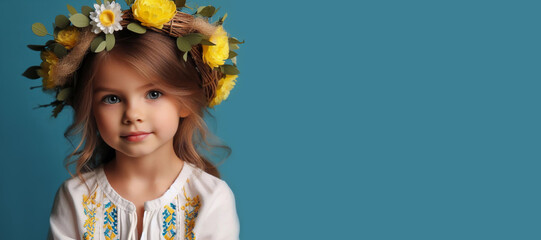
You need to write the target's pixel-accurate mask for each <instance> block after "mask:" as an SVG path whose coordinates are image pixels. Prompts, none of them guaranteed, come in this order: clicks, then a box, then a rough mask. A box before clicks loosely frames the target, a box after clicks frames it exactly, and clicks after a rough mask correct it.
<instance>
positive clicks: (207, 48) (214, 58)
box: [203, 25, 229, 68]
mask: <svg viewBox="0 0 541 240" xmlns="http://www.w3.org/2000/svg"><path fill="white" fill-rule="evenodd" d="M209 41H211V42H212V43H214V44H216V45H203V62H205V63H206V64H208V65H209V66H210V67H211V68H215V67H218V66H220V65H223V64H224V62H225V60H226V59H227V58H228V57H229V41H228V39H227V33H226V32H225V30H224V28H223V27H222V26H221V25H220V26H218V28H217V29H216V30H215V31H214V33H212V35H211V36H210V38H209Z"/></svg>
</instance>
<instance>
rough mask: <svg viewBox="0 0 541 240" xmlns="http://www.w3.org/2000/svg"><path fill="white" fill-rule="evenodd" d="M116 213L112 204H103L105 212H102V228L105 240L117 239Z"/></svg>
mask: <svg viewBox="0 0 541 240" xmlns="http://www.w3.org/2000/svg"><path fill="white" fill-rule="evenodd" d="M117 227H118V213H117V209H116V205H115V204H113V203H112V202H108V203H107V204H105V211H104V212H103V228H104V229H105V230H104V232H103V233H104V235H105V239H107V240H114V239H118V238H117V237H118V230H117Z"/></svg>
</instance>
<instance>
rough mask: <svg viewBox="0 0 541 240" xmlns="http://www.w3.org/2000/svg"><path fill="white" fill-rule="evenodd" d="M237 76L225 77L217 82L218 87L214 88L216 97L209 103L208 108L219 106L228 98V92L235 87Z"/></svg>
mask: <svg viewBox="0 0 541 240" xmlns="http://www.w3.org/2000/svg"><path fill="white" fill-rule="evenodd" d="M237 77H238V75H225V77H224V78H222V79H220V81H218V87H217V88H216V96H215V97H214V99H212V101H210V103H209V106H210V107H214V106H216V105H218V104H220V103H221V102H222V101H223V100H226V99H227V97H229V92H230V91H231V89H233V87H234V86H235V83H236V81H237V80H236V79H237Z"/></svg>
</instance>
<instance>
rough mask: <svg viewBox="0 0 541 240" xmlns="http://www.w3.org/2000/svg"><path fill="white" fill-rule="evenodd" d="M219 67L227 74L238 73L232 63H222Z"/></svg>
mask: <svg viewBox="0 0 541 240" xmlns="http://www.w3.org/2000/svg"><path fill="white" fill-rule="evenodd" d="M220 68H221V70H222V72H223V73H224V74H227V75H237V74H239V73H240V72H239V70H238V69H237V67H235V66H233V65H229V64H224V65H222V66H221V67H220Z"/></svg>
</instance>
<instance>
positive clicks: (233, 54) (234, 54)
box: [227, 51, 237, 59]
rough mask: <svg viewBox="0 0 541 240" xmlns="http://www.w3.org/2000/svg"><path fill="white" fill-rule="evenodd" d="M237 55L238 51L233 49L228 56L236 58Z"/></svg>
mask: <svg viewBox="0 0 541 240" xmlns="http://www.w3.org/2000/svg"><path fill="white" fill-rule="evenodd" d="M236 56H237V53H236V52H233V51H229V56H228V57H227V59H231V58H234V57H236Z"/></svg>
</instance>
